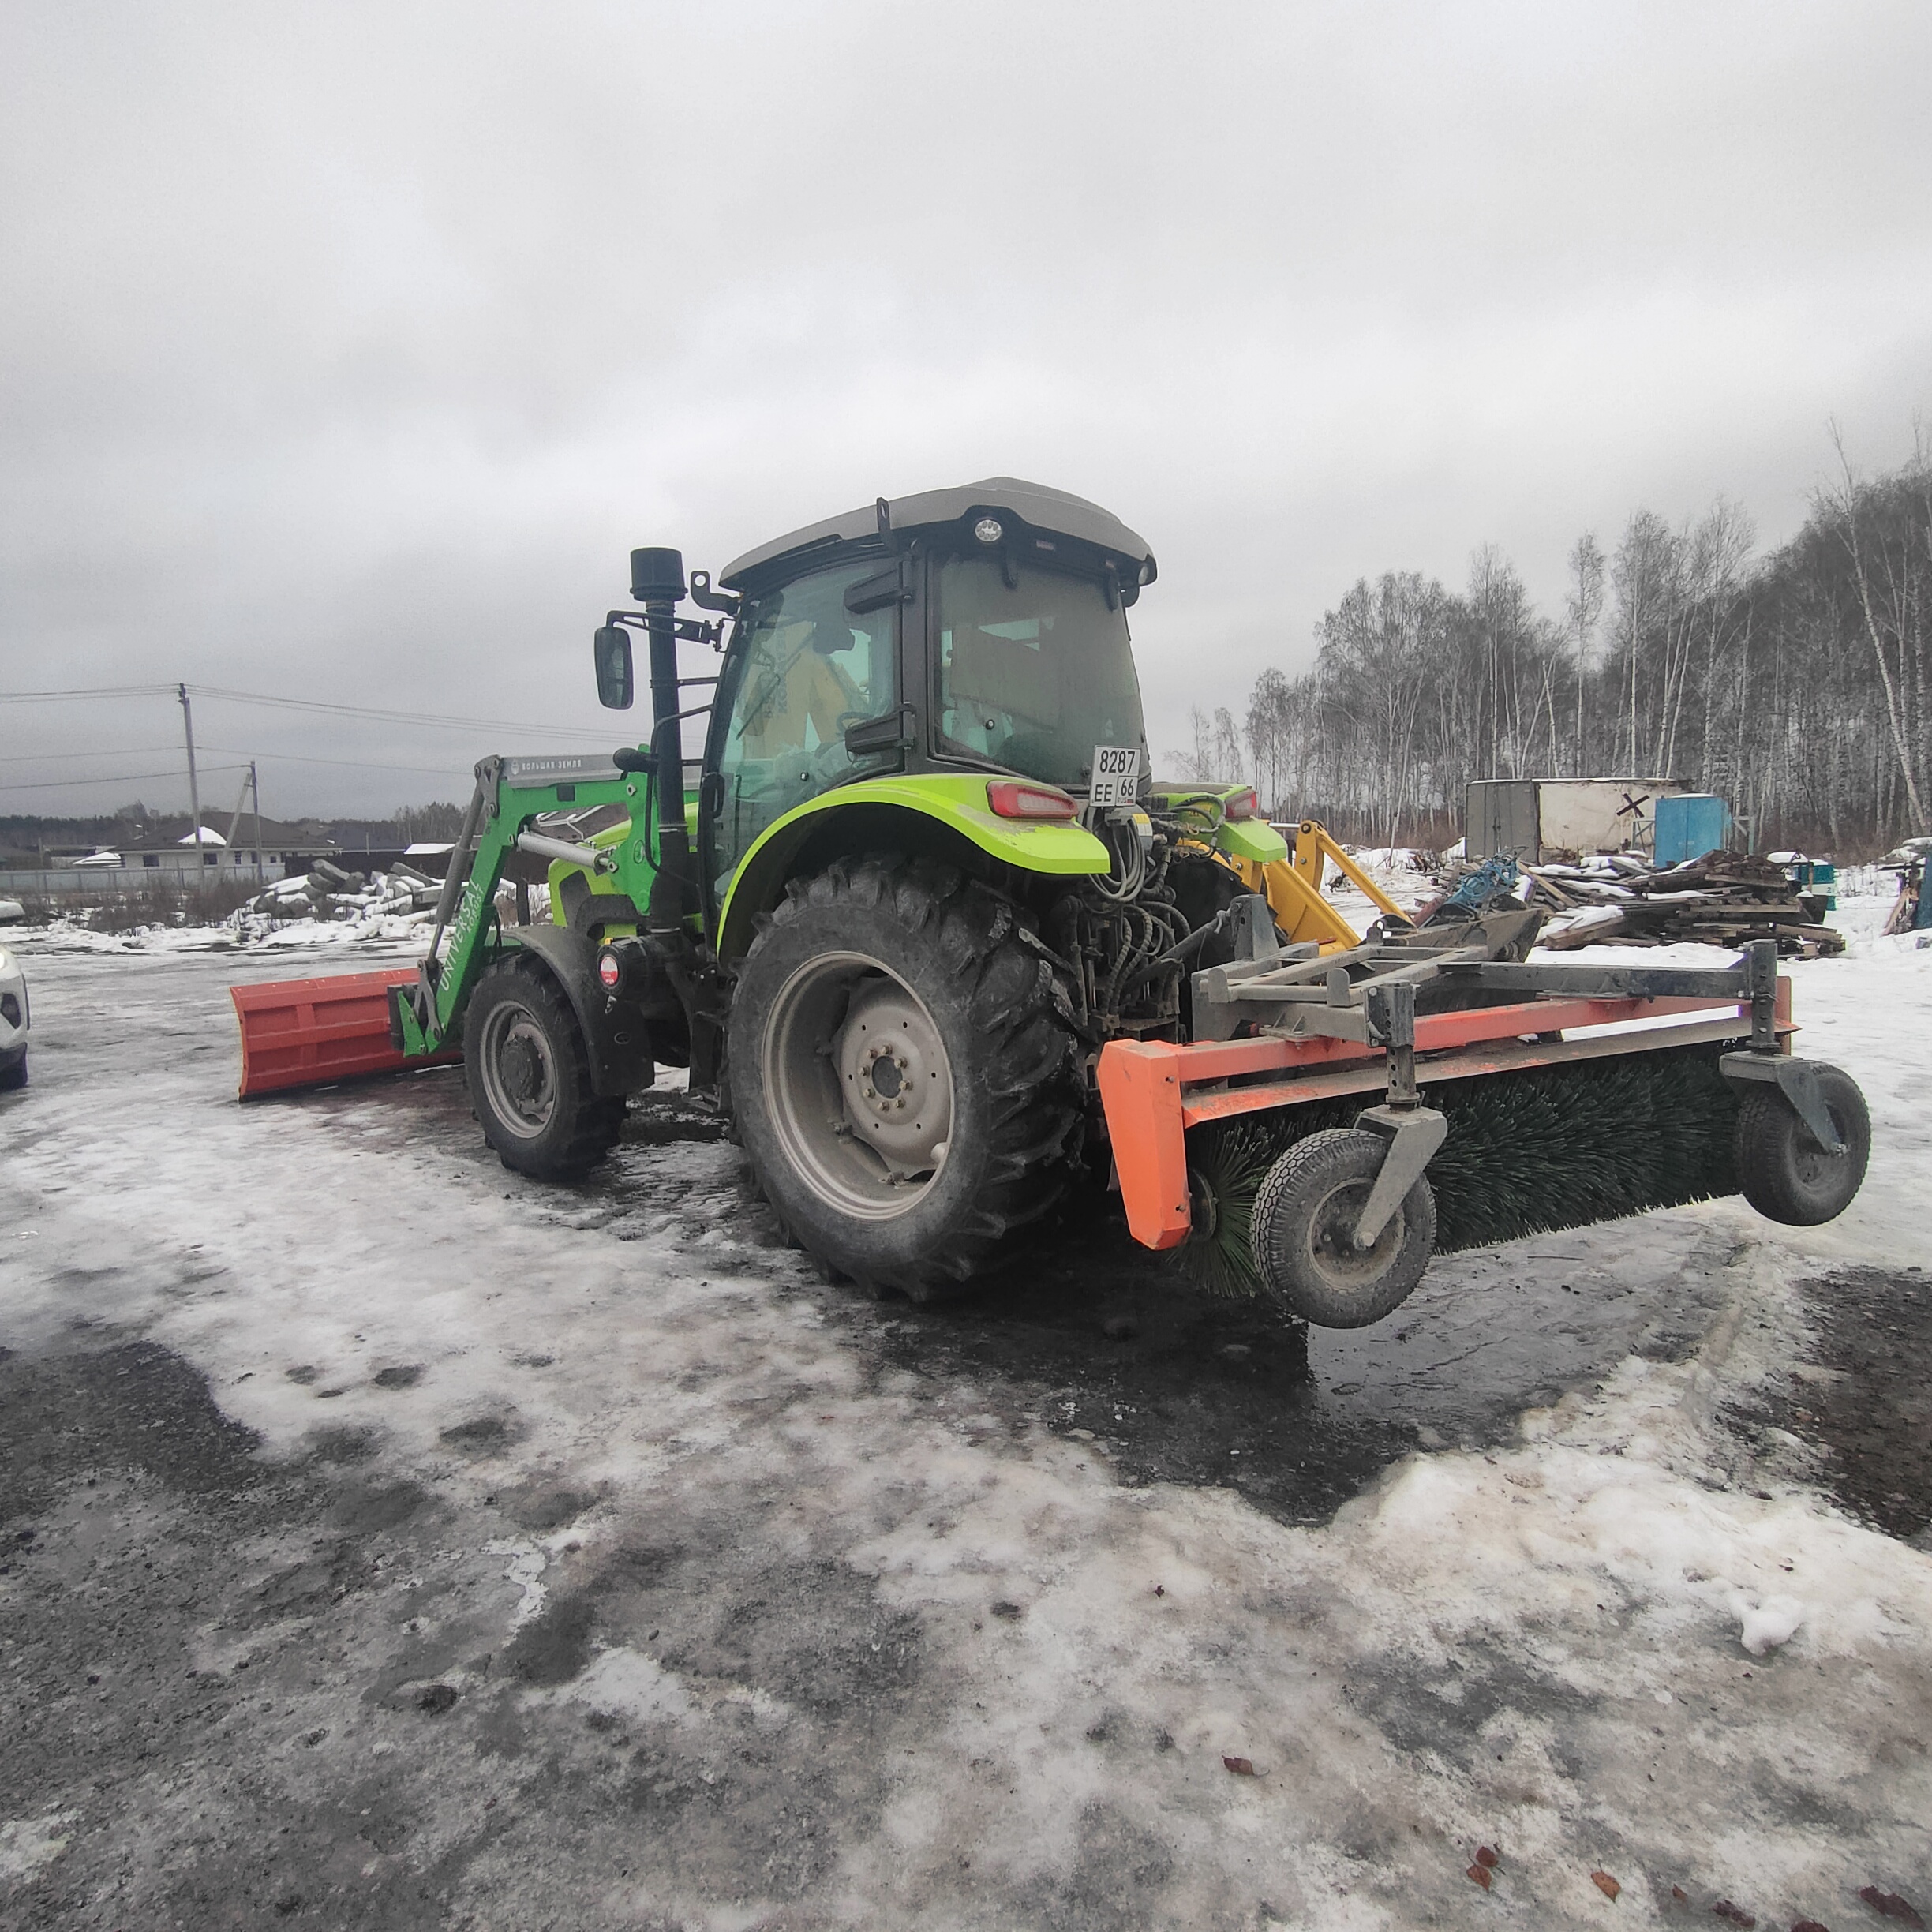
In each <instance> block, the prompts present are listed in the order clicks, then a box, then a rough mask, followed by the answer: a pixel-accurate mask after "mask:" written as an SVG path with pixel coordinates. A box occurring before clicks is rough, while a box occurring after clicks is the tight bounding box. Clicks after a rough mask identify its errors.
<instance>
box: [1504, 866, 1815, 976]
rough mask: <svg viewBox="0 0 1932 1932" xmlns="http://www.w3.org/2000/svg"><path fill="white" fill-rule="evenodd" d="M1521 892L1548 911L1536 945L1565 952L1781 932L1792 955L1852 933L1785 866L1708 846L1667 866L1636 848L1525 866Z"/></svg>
mask: <svg viewBox="0 0 1932 1932" xmlns="http://www.w3.org/2000/svg"><path fill="white" fill-rule="evenodd" d="M1524 888H1526V891H1525V890H1524ZM1518 897H1522V900H1523V903H1524V904H1528V905H1533V906H1541V907H1543V908H1545V910H1546V912H1548V915H1549V916H1548V919H1547V920H1546V922H1545V923H1544V927H1543V930H1542V931H1541V934H1539V935H1538V938H1537V944H1538V945H1541V946H1544V947H1547V948H1550V949H1554V950H1556V951H1559V952H1560V951H1568V950H1571V949H1574V948H1576V947H1578V946H1586V945H1599V944H1602V943H1604V942H1611V943H1614V944H1616V945H1679V944H1682V943H1684V942H1695V943H1697V944H1699V945H1721V946H1742V945H1749V944H1750V942H1752V941H1753V940H1755V939H1775V940H1776V941H1777V948H1778V951H1779V953H1780V954H1782V955H1783V956H1784V957H1787V958H1790V957H1799V958H1804V959H1815V958H1818V957H1821V956H1828V955H1830V954H1833V953H1842V952H1843V951H1844V935H1843V934H1840V933H1839V932H1837V930H1834V929H1833V927H1829V926H1827V925H1826V924H1825V899H1824V896H1823V895H1822V893H1801V892H1800V891H1799V889H1798V888H1797V887H1796V886H1795V885H1794V884H1793V883H1792V879H1791V878H1790V875H1789V874H1788V873H1787V872H1786V871H1785V870H1784V867H1782V866H1777V865H1773V863H1771V862H1770V861H1769V859H1760V858H1757V857H1754V856H1752V855H1750V854H1749V853H1746V852H1706V853H1705V854H1704V856H1702V858H1701V859H1687V860H1686V861H1685V862H1684V863H1683V864H1682V865H1675V866H1666V867H1661V868H1659V867H1656V866H1653V864H1651V863H1650V862H1649V860H1648V859H1645V858H1644V857H1643V856H1642V855H1641V854H1640V853H1636V852H1604V853H1598V854H1596V855H1594V856H1592V857H1590V858H1587V859H1577V860H1576V861H1574V863H1565V862H1563V861H1561V860H1556V861H1552V862H1550V863H1546V864H1543V865H1537V866H1526V867H1524V868H1523V886H1522V887H1519V888H1518Z"/></svg>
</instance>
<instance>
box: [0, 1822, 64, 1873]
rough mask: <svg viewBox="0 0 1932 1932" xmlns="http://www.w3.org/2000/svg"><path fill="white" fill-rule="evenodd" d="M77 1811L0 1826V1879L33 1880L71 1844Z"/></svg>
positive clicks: (6, 1823)
mask: <svg viewBox="0 0 1932 1932" xmlns="http://www.w3.org/2000/svg"><path fill="white" fill-rule="evenodd" d="M79 1816H80V1814H79V1813H78V1812H77V1811H49V1812H47V1814H44V1815H43V1817H40V1818H9V1819H8V1820H7V1821H6V1822H5V1823H3V1824H0V1879H20V1878H36V1877H38V1876H39V1873H40V1871H41V1870H42V1869H43V1867H44V1866H48V1865H51V1864H52V1863H53V1862H54V1859H57V1858H58V1857H59V1856H60V1855H61V1854H62V1852H65V1851H66V1849H67V1848H68V1846H69V1844H71V1843H72V1842H73V1829H72V1827H73V1825H74V1823H75V1822H76V1820H77V1818H79Z"/></svg>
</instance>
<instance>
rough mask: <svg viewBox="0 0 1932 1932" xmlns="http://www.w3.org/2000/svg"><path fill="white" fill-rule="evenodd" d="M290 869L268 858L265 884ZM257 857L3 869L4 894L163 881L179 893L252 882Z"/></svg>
mask: <svg viewBox="0 0 1932 1932" xmlns="http://www.w3.org/2000/svg"><path fill="white" fill-rule="evenodd" d="M257 876H258V875H257V874H256V870H255V867H254V864H253V861H250V862H249V863H246V864H244V865H238V866H230V867H225V868H224V867H216V866H209V867H206V868H205V869H204V871H200V872H195V871H190V870H189V868H188V867H185V866H49V867H47V868H46V869H45V870H44V871H43V870H41V869H39V868H38V867H15V868H13V869H12V870H9V871H0V893H5V894H6V896H7V897H9V898H18V897H21V894H23V893H27V894H30V895H32V896H33V897H38V898H43V899H79V900H90V899H104V898H114V897H120V896H121V895H122V894H123V893H130V892H147V891H151V890H152V889H153V888H155V886H168V887H170V888H171V889H174V890H175V891H177V892H195V891H199V890H200V889H204V888H205V887H208V886H216V885H220V886H231V885H239V886H250V885H253V883H254V882H255V881H256V877H257ZM259 876H260V880H261V882H262V883H263V884H264V885H269V884H271V883H272V882H274V881H275V880H276V879H279V878H283V877H285V876H286V867H284V866H283V863H282V861H281V860H280V859H264V860H263V861H262V867H261V871H260V874H259Z"/></svg>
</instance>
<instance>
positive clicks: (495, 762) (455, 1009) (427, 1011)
mask: <svg viewBox="0 0 1932 1932" xmlns="http://www.w3.org/2000/svg"><path fill="white" fill-rule="evenodd" d="M560 766H561V767H564V768H566V769H571V768H583V767H588V766H590V761H588V760H577V759H544V760H539V759H506V758H500V757H492V758H485V759H484V760H483V761H482V762H481V763H480V764H479V765H478V766H477V768H476V778H477V783H476V792H475V794H474V796H473V797H472V798H471V799H470V809H469V811H467V812H466V814H464V818H463V826H462V833H461V834H460V836H459V837H458V839H457V841H456V844H455V847H454V848H453V849H452V850H451V853H450V863H449V871H448V874H447V876H446V878H444V882H443V894H442V897H441V898H440V899H439V900H437V902H436V928H435V930H434V932H433V933H432V934H431V936H430V941H429V954H428V956H427V957H425V959H424V960H423V962H422V964H421V966H420V967H419V968H417V976H416V981H415V983H414V985H413V986H405V987H397V988H396V989H395V990H394V992H393V993H392V994H391V1013H390V1019H391V1026H390V1032H391V1039H392V1041H393V1043H394V1044H395V1046H396V1047H398V1048H399V1050H401V1051H402V1052H403V1053H404V1054H407V1055H408V1056H409V1057H410V1058H412V1059H414V1058H417V1056H418V1055H425V1054H435V1053H438V1052H440V1051H442V1050H444V1049H446V1048H447V1047H450V1046H451V1045H453V1044H454V1043H455V1042H456V1041H457V1040H458V1039H459V1038H460V1036H461V1034H462V1015H463V1009H464V1008H465V1007H466V1005H468V1003H469V999H470V994H471V993H472V992H473V991H474V990H475V987H476V983H477V979H478V977H479V976H480V975H481V973H482V972H483V969H484V968H485V967H486V966H487V965H488V964H489V962H490V960H491V958H492V956H493V955H494V954H495V953H496V951H497V950H498V949H499V947H500V943H501V942H500V937H499V935H498V934H497V931H496V918H495V908H496V889H497V887H498V886H500V885H501V884H502V882H503V877H504V868H505V867H506V865H507V862H508V859H509V856H510V854H511V852H513V851H514V850H515V849H516V848H517V844H518V841H519V839H524V840H526V842H527V843H528V844H529V846H530V849H532V850H534V851H535V852H538V853H539V854H540V855H542V856H550V857H553V858H554V857H557V856H563V855H564V854H568V855H570V856H572V857H575V856H577V848H574V847H570V846H567V845H565V844H563V843H562V842H560V841H556V840H545V839H543V838H541V837H536V836H534V835H532V834H531V833H530V828H531V826H533V824H534V822H535V821H536V820H537V819H538V818H541V817H542V816H543V815H544V814H546V813H551V812H560V811H581V810H582V809H583V808H584V807H586V806H594V805H619V806H622V807H624V808H625V809H626V810H627V811H631V812H632V813H634V814H638V815H640V816H642V811H643V806H642V802H641V800H640V796H639V794H640V786H639V784H638V779H637V778H636V777H635V776H632V777H626V776H622V775H616V774H613V775H612V776H611V777H602V776H599V777H594V778H591V779H588V780H582V779H574V778H571V777H565V776H564V775H563V774H562V773H560V771H559V769H558V768H559V767H560ZM602 769H604V770H606V771H608V769H609V767H608V766H604V767H602ZM533 779H534V780H535V782H531V780H533ZM582 856H583V857H584V858H585V859H586V860H588V861H589V862H590V863H589V864H588V865H587V867H586V869H587V870H588V869H593V868H594V869H597V870H602V869H604V868H605V867H607V866H611V865H613V864H614V863H615V856H614V855H611V854H608V853H603V852H599V853H594V854H593V853H591V852H588V851H586V852H584V853H583V855H582ZM645 876H646V877H648V876H649V874H648V870H647V871H646V873H645ZM446 935H447V947H446V946H445V943H444V941H445V936H446Z"/></svg>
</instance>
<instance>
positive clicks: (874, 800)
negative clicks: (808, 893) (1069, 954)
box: [717, 772, 1113, 959]
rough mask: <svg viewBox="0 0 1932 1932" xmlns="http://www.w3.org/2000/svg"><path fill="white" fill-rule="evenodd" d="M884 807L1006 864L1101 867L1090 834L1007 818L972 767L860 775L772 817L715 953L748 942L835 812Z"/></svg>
mask: <svg viewBox="0 0 1932 1932" xmlns="http://www.w3.org/2000/svg"><path fill="white" fill-rule="evenodd" d="M861 806H871V807H878V806H886V807H892V808H894V809H896V810H897V811H904V812H907V813H908V814H914V815H915V816H917V817H919V818H927V819H930V820H934V821H935V822H938V824H940V825H942V826H945V827H946V828H947V829H949V830H950V831H953V832H956V833H958V834H959V835H960V837H962V838H964V839H965V840H966V841H968V842H969V843H970V844H974V845H976V846H978V847H979V849H980V850H981V851H982V852H985V853H987V855H988V856H990V857H992V858H994V859H998V860H1000V861H1001V863H1002V864H1005V865H1009V866H1015V867H1019V868H1020V870H1021V871H1027V872H1042V873H1047V874H1052V875H1054V876H1057V877H1063V878H1071V877H1078V876H1080V875H1081V874H1093V873H1104V872H1106V871H1107V870H1108V869H1109V868H1110V866H1111V864H1112V863H1113V862H1112V860H1111V859H1110V857H1109V856H1108V852H1107V848H1106V846H1104V845H1103V844H1101V842H1100V841H1099V840H1098V839H1097V838H1095V837H1094V835H1093V834H1092V833H1091V832H1088V831H1084V830H1083V829H1081V828H1080V826H1077V825H1069V824H1067V823H1066V822H1064V821H1060V820H1053V819H1046V820H1028V819H1023V818H1001V817H1000V816H999V815H998V813H996V812H994V811H993V810H992V809H991V808H990V807H989V806H988V805H987V780H986V778H985V777H984V776H983V775H977V774H975V773H970V772H960V773H951V772H947V773H921V774H919V776H917V777H913V776H909V775H907V774H904V773H893V774H891V775H889V776H888V777H882V778H862V779H859V781H857V782H856V783H855V784H848V785H841V786H839V787H838V788H837V790H835V791H831V792H822V793H821V794H820V795H819V796H818V797H817V798H814V799H807V800H806V802H805V803H803V805H799V806H797V807H794V808H793V809H792V811H788V812H787V813H786V814H784V817H783V818H775V819H773V821H772V822H771V823H770V824H769V826H766V828H765V829H764V830H763V831H762V833H759V834H758V839H757V841H756V842H755V843H754V844H753V845H752V846H751V849H750V850H749V851H748V852H746V854H745V856H744V857H743V859H742V860H741V861H740V862H739V867H738V870H737V871H736V874H734V875H733V877H732V882H731V889H730V890H729V892H728V893H727V894H726V895H725V904H724V907H723V908H722V910H721V913H720V915H719V919H718V945H717V950H718V957H719V958H720V959H731V958H733V957H736V955H737V954H739V953H743V951H744V950H745V949H747V947H748V946H749V945H751V934H752V928H753V922H754V920H755V919H756V918H757V916H758V914H759V913H761V912H765V911H766V910H768V909H769V908H770V907H771V906H772V905H773V904H776V903H777V900H778V897H779V896H780V893H781V891H782V889H783V886H784V879H785V878H786V876H787V874H788V869H789V867H790V865H791V862H792V858H793V856H795V855H796V852H798V850H799V848H800V847H801V846H802V845H803V844H804V843H805V841H806V839H807V837H809V836H810V835H811V833H813V832H814V831H815V830H816V829H818V827H819V826H820V825H822V823H824V822H826V819H827V818H828V817H829V814H832V813H834V812H844V811H852V809H854V808H855V807H861Z"/></svg>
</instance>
